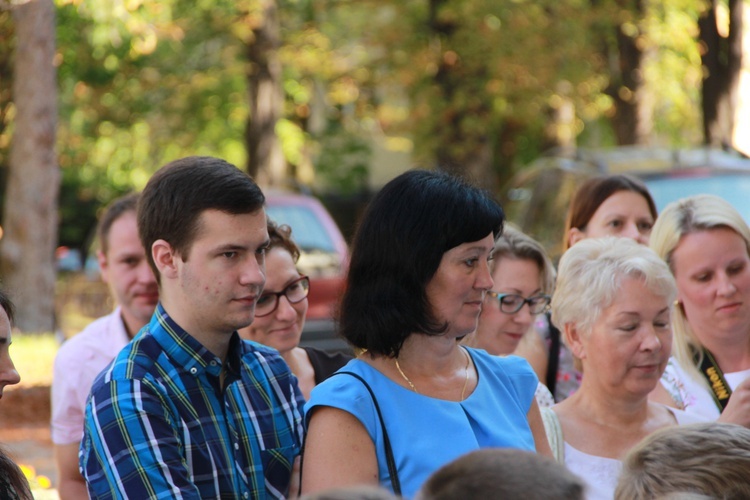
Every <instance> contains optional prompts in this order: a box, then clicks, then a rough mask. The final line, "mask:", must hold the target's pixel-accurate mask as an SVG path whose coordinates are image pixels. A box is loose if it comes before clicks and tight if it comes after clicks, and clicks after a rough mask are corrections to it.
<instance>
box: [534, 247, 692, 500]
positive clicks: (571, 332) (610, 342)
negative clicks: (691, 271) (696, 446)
mask: <svg viewBox="0 0 750 500" xmlns="http://www.w3.org/2000/svg"><path fill="white" fill-rule="evenodd" d="M676 293H677V290H676V287H675V283H674V278H673V277H672V274H671V273H670V271H669V268H668V267H667V266H666V264H665V263H664V262H663V261H662V260H661V259H659V257H658V256H657V255H656V254H655V253H654V252H653V251H651V250H649V249H648V248H646V247H644V246H642V245H639V244H637V243H636V242H634V241H632V240H629V239H625V238H612V237H606V238H598V239H587V240H584V241H581V242H579V243H577V244H576V245H575V246H573V247H572V248H570V249H569V250H568V251H567V252H566V253H565V254H564V255H563V257H562V259H561V260H560V266H559V269H558V276H557V288H556V290H555V295H554V297H553V299H552V320H553V321H554V322H555V324H556V325H559V326H560V328H561V330H562V332H563V339H564V341H565V343H566V344H567V346H568V347H569V348H570V351H571V352H572V353H573V355H574V356H575V357H576V358H577V359H578V361H579V362H580V364H581V366H582V368H583V378H582V380H581V387H580V388H579V389H578V390H577V391H576V392H575V393H573V395H572V396H570V397H569V398H567V399H566V400H565V401H563V402H562V403H560V404H558V405H556V406H554V407H552V409H544V411H543V416H544V420H545V426H546V428H547V434H548V438H549V439H550V444H551V445H552V449H553V452H555V455H556V457H557V459H558V460H559V461H562V462H564V463H565V465H566V466H567V467H568V468H569V469H570V470H571V471H573V472H574V473H576V474H578V475H579V476H581V477H582V478H583V479H584V480H585V481H586V483H587V485H588V488H587V499H589V500H591V499H605V498H606V499H611V498H612V495H613V493H614V489H615V485H616V482H617V476H618V474H619V472H620V469H621V468H622V462H621V460H622V458H623V457H624V456H625V454H626V453H627V452H628V451H629V450H630V448H632V447H633V446H635V445H636V444H637V443H638V442H639V441H641V440H642V439H643V438H644V437H646V436H647V435H649V434H650V433H651V432H653V431H655V430H656V429H660V428H663V427H668V426H671V425H677V424H681V423H690V422H695V421H700V420H701V419H700V418H697V417H695V416H691V415H689V414H687V413H685V412H682V411H679V410H676V409H671V408H668V407H667V406H664V405H662V404H659V403H654V402H650V401H649V400H648V395H649V393H650V392H651V391H653V389H654V387H655V386H656V385H657V384H658V383H659V378H660V377H661V374H662V372H663V371H664V367H665V366H666V364H667V360H668V359H669V354H670V350H671V345H672V332H671V329H670V316H671V306H672V301H673V300H674V297H675V295H676Z"/></svg>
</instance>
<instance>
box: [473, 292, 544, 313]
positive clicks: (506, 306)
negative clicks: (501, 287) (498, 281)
mask: <svg viewBox="0 0 750 500" xmlns="http://www.w3.org/2000/svg"><path fill="white" fill-rule="evenodd" d="M487 295H488V296H490V297H492V298H494V299H497V301H498V303H499V304H500V310H501V311H502V312H504V313H505V314H515V313H517V312H518V311H520V310H521V308H522V307H523V305H524V304H528V305H529V312H530V313H531V314H542V313H543V312H545V311H546V310H547V307H549V303H550V301H551V300H552V297H550V296H549V295H535V296H533V297H529V298H528V299H527V298H524V297H522V296H521V295H518V294H517V293H497V292H493V291H488V292H487Z"/></svg>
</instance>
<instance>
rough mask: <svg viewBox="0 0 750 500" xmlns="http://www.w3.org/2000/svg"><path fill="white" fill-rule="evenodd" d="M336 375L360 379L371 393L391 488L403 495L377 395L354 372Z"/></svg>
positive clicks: (397, 493) (337, 373)
mask: <svg viewBox="0 0 750 500" xmlns="http://www.w3.org/2000/svg"><path fill="white" fill-rule="evenodd" d="M335 375H351V376H352V377H354V378H356V379H358V380H359V381H360V382H362V385H364V386H365V389H367V392H369V393H370V397H371V398H372V403H373V405H374V406H375V411H376V412H377V413H378V420H380V428H381V429H382V431H383V446H384V447H385V461H386V463H387V464H388V474H389V475H390V476H391V486H393V492H394V493H395V494H396V495H401V482H400V481H399V480H398V469H396V461H395V460H394V458H393V449H392V448H391V440H390V439H388V431H387V430H386V428H385V421H384V420H383V414H382V413H381V412H380V405H378V400H377V399H376V398H375V393H374V392H372V389H371V388H370V384H368V383H367V382H366V381H365V379H363V378H362V377H360V376H359V375H357V374H356V373H353V372H347V371H343V372H336V373H334V374H333V376H335Z"/></svg>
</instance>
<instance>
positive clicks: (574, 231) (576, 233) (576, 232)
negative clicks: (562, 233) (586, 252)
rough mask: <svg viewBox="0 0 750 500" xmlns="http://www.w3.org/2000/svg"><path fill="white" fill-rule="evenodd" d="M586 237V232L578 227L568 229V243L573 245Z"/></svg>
mask: <svg viewBox="0 0 750 500" xmlns="http://www.w3.org/2000/svg"><path fill="white" fill-rule="evenodd" d="M584 239H586V233H584V232H583V231H581V230H580V229H578V228H577V227H571V228H570V229H569V230H568V245H569V246H571V247H572V246H573V245H575V244H576V243H578V242H579V241H581V240H584Z"/></svg>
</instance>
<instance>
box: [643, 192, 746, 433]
mask: <svg viewBox="0 0 750 500" xmlns="http://www.w3.org/2000/svg"><path fill="white" fill-rule="evenodd" d="M650 245H651V248H652V249H653V250H654V251H655V252H656V253H657V254H658V255H659V256H660V257H661V258H662V259H664V260H665V261H666V262H667V264H669V267H670V269H671V270H672V273H673V274H674V276H675V281H676V282H677V290H678V293H677V301H676V308H675V313H674V320H673V327H672V329H673V332H674V344H673V349H672V351H673V357H672V358H671V359H670V360H669V363H668V364H667V368H666V370H665V372H664V375H663V376H662V379H661V385H660V386H658V387H657V389H656V390H655V391H654V393H653V394H652V399H653V400H654V401H660V402H663V403H665V404H668V405H671V406H674V407H676V408H681V409H684V410H685V411H687V412H691V413H698V414H702V415H705V416H707V417H709V418H710V419H712V420H716V419H720V420H721V421H723V422H729V423H736V424H741V425H744V426H746V427H750V251H749V249H750V228H748V225H747V224H746V223H745V221H744V220H743V219H742V216H741V215H740V214H739V213H738V212H737V210H735V209H734V208H733V207H732V206H731V205H730V204H729V203H727V202H726V201H724V200H723V199H721V198H719V197H717V196H712V195H697V196H691V197H688V198H684V199H682V200H678V201H676V202H673V203H671V204H669V205H667V207H666V208H665V209H664V211H663V212H662V214H661V216H659V219H658V221H657V223H656V225H655V226H654V229H653V232H652V234H651V243H650Z"/></svg>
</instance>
